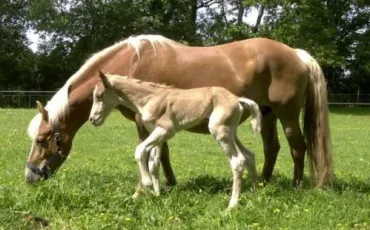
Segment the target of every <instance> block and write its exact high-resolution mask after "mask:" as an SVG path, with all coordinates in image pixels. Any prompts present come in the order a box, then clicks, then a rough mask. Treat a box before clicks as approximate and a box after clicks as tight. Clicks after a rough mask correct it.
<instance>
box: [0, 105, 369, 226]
mask: <svg viewBox="0 0 370 230" xmlns="http://www.w3.org/2000/svg"><path fill="white" fill-rule="evenodd" d="M35 113H36V110H16V109H1V110H0V124H1V125H0V127H1V128H0V229H34V228H36V226H34V225H32V224H30V223H29V222H26V221H25V220H24V217H23V216H24V215H25V214H32V215H36V216H40V217H43V218H45V219H47V220H48V221H50V226H49V227H48V228H49V229H351V228H357V229H370V153H369V149H370V143H369V140H370V139H369V137H370V126H369V124H370V110H369V109H368V110H366V109H332V111H331V115H330V116H331V117H330V118H331V127H332V136H333V152H334V159H335V162H334V163H335V173H336V181H335V187H334V188H333V189H329V190H316V189H313V188H311V187H309V186H308V182H307V181H306V183H305V184H306V186H304V187H303V188H301V189H298V190H296V189H293V188H291V187H290V182H291V179H292V167H293V163H292V160H291V157H290V154H289V151H288V146H287V142H286V140H285V137H284V136H283V134H282V132H281V129H280V132H279V136H280V141H281V144H282V148H281V151H280V155H279V158H278V161H277V164H276V168H275V171H274V177H273V179H272V181H271V183H269V184H268V185H266V186H265V187H262V186H259V187H258V188H257V189H256V191H253V192H251V191H250V190H249V187H250V183H249V181H248V180H247V173H245V176H244V178H245V180H244V184H243V191H242V197H241V200H240V205H239V207H238V208H236V209H235V210H233V211H231V212H228V213H226V212H224V210H225V208H226V207H227V204H228V200H229V198H230V188H231V182H232V180H231V170H230V167H229V163H228V161H227V159H226V157H225V156H224V155H223V153H222V152H221V150H220V148H219V147H218V146H217V145H216V144H215V142H214V141H213V139H212V138H211V137H210V136H208V135H207V136H206V135H196V134H190V133H187V132H183V133H180V134H179V135H177V136H176V137H175V138H173V139H172V140H171V141H170V149H171V151H172V154H171V160H172V163H173V168H174V170H175V173H176V176H177V180H178V185H177V186H175V187H174V188H166V187H165V186H164V185H163V181H162V195H161V196H160V197H157V198H156V197H153V196H152V195H151V194H150V193H148V192H146V193H144V194H143V195H142V196H141V197H140V198H139V199H138V200H136V201H133V200H132V199H131V195H132V193H133V192H134V190H135V186H136V183H137V165H136V163H135V161H134V157H133V151H134V149H135V146H136V143H137V137H136V132H135V127H134V125H133V123H129V122H127V121H126V120H125V119H124V118H122V117H121V116H120V115H119V114H118V113H114V114H112V116H111V117H110V118H109V119H108V120H107V122H106V124H105V125H104V126H102V127H101V128H95V127H93V126H92V125H90V124H86V125H85V126H84V127H82V129H81V130H80V131H79V132H78V135H77V136H76V138H75V141H74V147H73V152H72V154H71V156H70V158H69V159H68V160H67V162H66V163H65V164H64V165H63V167H62V168H61V170H60V171H59V172H58V174H57V176H56V178H53V179H50V180H48V181H46V182H42V183H40V184H38V185H32V186H31V185H28V184H26V183H25V181H24V168H25V160H26V158H27V156H28V153H29V150H30V140H29V139H28V137H27V134H26V129H27V125H28V122H29V121H30V119H31V118H32V117H33V116H34V114H35ZM279 128H280V125H279ZM239 136H240V137H241V139H242V140H243V142H244V143H245V145H246V146H248V147H250V148H251V149H253V150H254V151H255V152H256V157H257V163H258V170H259V173H260V172H261V169H262V164H263V153H262V144H261V139H260V137H259V136H253V135H252V134H251V131H250V129H249V125H246V124H244V125H242V126H241V127H240V129H239ZM161 173H162V172H161ZM305 175H306V176H308V173H307V171H306V172H305Z"/></svg>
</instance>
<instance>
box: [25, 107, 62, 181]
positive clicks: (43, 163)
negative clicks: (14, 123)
mask: <svg viewBox="0 0 370 230" xmlns="http://www.w3.org/2000/svg"><path fill="white" fill-rule="evenodd" d="M36 104H37V108H38V110H39V112H40V114H38V115H37V116H36V117H35V118H34V120H33V121H32V124H31V125H33V127H32V129H34V131H35V132H34V134H33V135H32V136H33V137H32V138H33V140H32V141H33V143H32V147H31V152H30V155H29V157H28V161H27V164H26V166H27V167H26V173H25V177H26V181H27V182H28V183H35V182H38V181H39V180H41V179H48V178H49V177H50V176H51V175H53V174H54V173H56V171H57V169H58V168H59V167H60V166H61V164H62V163H63V162H64V161H65V159H66V157H67V156H66V155H64V154H63V149H62V147H66V146H65V145H64V146H63V144H62V140H61V133H59V129H58V127H53V126H52V125H51V124H50V123H49V115H48V111H47V110H46V109H45V108H44V106H43V105H42V104H41V103H40V102H38V101H37V102H36ZM39 121H40V122H39ZM37 125H39V126H38V127H36V126H37ZM66 152H69V150H68V151H66Z"/></svg>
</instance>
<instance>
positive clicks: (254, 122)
mask: <svg viewBox="0 0 370 230" xmlns="http://www.w3.org/2000/svg"><path fill="white" fill-rule="evenodd" d="M239 103H240V104H241V105H242V106H243V108H244V109H247V110H249V111H250V112H251V115H252V119H251V121H250V123H251V126H252V130H253V132H255V133H259V132H261V112H260V109H259V107H258V105H257V103H256V102H254V101H252V100H250V99H247V98H243V97H240V98H239Z"/></svg>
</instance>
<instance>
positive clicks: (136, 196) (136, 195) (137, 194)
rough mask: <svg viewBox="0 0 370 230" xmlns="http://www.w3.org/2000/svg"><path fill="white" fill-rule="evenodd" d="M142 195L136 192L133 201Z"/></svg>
mask: <svg viewBox="0 0 370 230" xmlns="http://www.w3.org/2000/svg"><path fill="white" fill-rule="evenodd" d="M139 195H140V193H138V192H135V193H134V195H132V197H131V198H132V199H134V200H136V199H137V198H138V197H139Z"/></svg>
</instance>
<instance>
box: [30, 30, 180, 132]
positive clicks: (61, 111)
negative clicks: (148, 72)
mask: <svg viewBox="0 0 370 230" xmlns="http://www.w3.org/2000/svg"><path fill="white" fill-rule="evenodd" d="M145 41H147V42H149V43H150V44H151V46H152V48H153V50H154V52H156V45H157V44H159V45H161V46H162V47H164V46H165V45H170V46H175V45H177V44H179V43H177V42H175V41H173V40H170V39H168V38H166V37H163V36H161V35H139V36H131V37H129V38H127V39H125V40H122V41H120V42H117V43H116V44H114V45H112V46H110V47H108V48H105V49H103V50H101V51H99V52H97V53H95V54H93V55H92V56H91V57H90V58H89V59H88V60H87V61H86V62H85V64H84V65H82V67H81V68H80V69H79V70H78V71H77V72H76V73H75V74H73V75H72V76H71V77H70V78H69V79H68V80H67V82H66V83H65V84H64V86H63V87H62V88H60V89H59V90H58V92H57V93H56V94H55V95H54V96H53V97H52V98H51V100H50V101H49V102H48V103H47V105H46V109H47V110H48V113H49V123H50V124H51V125H52V126H58V125H59V123H60V121H61V120H62V119H63V118H64V117H65V115H66V114H68V112H69V102H68V88H69V86H71V85H73V83H75V82H77V81H80V80H83V79H89V78H91V77H92V76H91V75H90V74H89V71H90V70H93V69H94V68H97V66H98V65H100V64H102V63H103V62H104V61H106V60H107V59H108V58H110V57H112V56H113V55H114V54H116V53H117V52H119V51H120V50H121V49H123V48H126V47H130V48H132V49H133V50H134V51H135V53H136V55H137V56H138V57H139V59H140V50H141V48H142V45H143V44H144V42H145ZM150 84H152V83H150ZM158 87H159V86H158ZM40 122H41V114H40V113H39V114H37V115H36V116H35V117H34V118H33V119H32V120H31V122H30V124H29V126H28V135H29V136H30V137H31V138H32V139H34V138H35V136H36V135H37V131H38V127H39V125H40Z"/></svg>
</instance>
